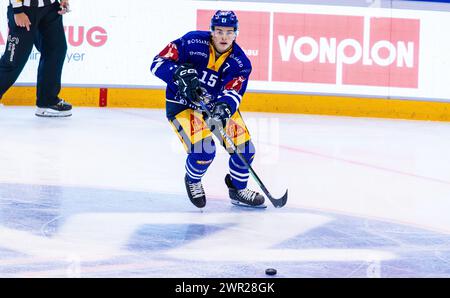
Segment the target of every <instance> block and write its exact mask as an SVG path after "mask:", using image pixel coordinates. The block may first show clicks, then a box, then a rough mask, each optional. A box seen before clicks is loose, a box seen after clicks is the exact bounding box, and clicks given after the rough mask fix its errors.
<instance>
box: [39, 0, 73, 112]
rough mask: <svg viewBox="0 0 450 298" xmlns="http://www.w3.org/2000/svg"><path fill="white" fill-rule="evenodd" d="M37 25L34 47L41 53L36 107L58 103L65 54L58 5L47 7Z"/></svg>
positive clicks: (63, 35) (62, 28)
mask: <svg viewBox="0 0 450 298" xmlns="http://www.w3.org/2000/svg"><path fill="white" fill-rule="evenodd" d="M45 9H48V11H46V13H45V15H43V16H42V18H41V20H40V23H39V30H38V35H37V37H36V38H37V40H36V47H37V48H38V50H39V51H40V52H41V58H40V61H39V68H38V78H37V94H36V95H37V106H38V107H45V106H51V105H54V104H56V103H58V101H59V98H58V95H59V92H60V91H61V74H62V69H63V66H64V60H65V58H66V52H67V42H66V36H65V34H64V26H63V22H62V16H61V15H59V14H58V10H59V5H57V4H53V5H51V6H49V7H46V8H45Z"/></svg>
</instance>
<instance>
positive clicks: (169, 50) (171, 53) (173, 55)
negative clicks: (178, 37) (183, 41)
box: [158, 43, 178, 61]
mask: <svg viewBox="0 0 450 298" xmlns="http://www.w3.org/2000/svg"><path fill="white" fill-rule="evenodd" d="M158 56H159V57H161V58H165V59H170V60H173V61H178V49H177V45H176V44H174V43H169V44H168V45H167V47H165V48H164V50H162V51H161V53H159V55H158Z"/></svg>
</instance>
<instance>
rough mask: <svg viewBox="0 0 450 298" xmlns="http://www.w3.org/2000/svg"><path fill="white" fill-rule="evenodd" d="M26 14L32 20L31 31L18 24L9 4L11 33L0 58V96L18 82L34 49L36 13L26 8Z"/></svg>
mask: <svg viewBox="0 0 450 298" xmlns="http://www.w3.org/2000/svg"><path fill="white" fill-rule="evenodd" d="M26 14H27V16H28V18H29V19H30V21H31V28H30V31H27V29H26V28H23V27H18V26H17V25H16V21H15V20H14V12H13V10H12V8H11V6H8V13H7V15H8V27H9V35H8V41H7V43H6V48H5V53H4V54H3V56H2V58H1V59H0V98H2V96H3V94H5V93H6V91H8V89H9V88H10V87H11V86H12V85H13V84H14V83H15V82H16V80H17V78H18V77H19V75H20V73H21V72H22V70H23V68H24V67H25V64H26V63H27V61H28V57H29V56H30V53H31V50H32V49H33V41H34V35H35V32H36V29H37V27H36V25H35V24H34V22H35V18H34V15H35V14H34V12H33V11H32V10H30V9H27V10H26Z"/></svg>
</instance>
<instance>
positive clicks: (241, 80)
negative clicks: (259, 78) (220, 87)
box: [225, 76, 245, 92]
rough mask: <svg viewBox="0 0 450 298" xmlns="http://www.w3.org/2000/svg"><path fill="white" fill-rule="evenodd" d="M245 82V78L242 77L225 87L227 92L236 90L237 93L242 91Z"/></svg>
mask: <svg viewBox="0 0 450 298" xmlns="http://www.w3.org/2000/svg"><path fill="white" fill-rule="evenodd" d="M244 82H245V78H244V77H243V76H240V77H239V78H234V79H232V80H231V81H229V82H228V84H226V85H225V90H235V91H237V92H239V91H241V89H242V84H243V83H244Z"/></svg>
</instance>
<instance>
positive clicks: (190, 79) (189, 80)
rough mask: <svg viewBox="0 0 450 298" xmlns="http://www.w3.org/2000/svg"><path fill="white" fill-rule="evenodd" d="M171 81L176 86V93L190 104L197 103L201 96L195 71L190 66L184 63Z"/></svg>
mask: <svg viewBox="0 0 450 298" xmlns="http://www.w3.org/2000/svg"><path fill="white" fill-rule="evenodd" d="M173 80H174V82H175V84H176V85H177V86H178V93H179V94H180V95H181V96H182V97H184V98H186V99H189V100H190V101H192V102H194V103H195V102H196V101H197V97H198V96H199V95H201V93H202V92H201V89H200V81H199V80H198V77H197V70H196V69H195V68H194V67H193V65H192V64H189V63H185V64H182V65H181V66H180V67H178V68H177V70H176V71H175V73H174V75H173Z"/></svg>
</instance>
